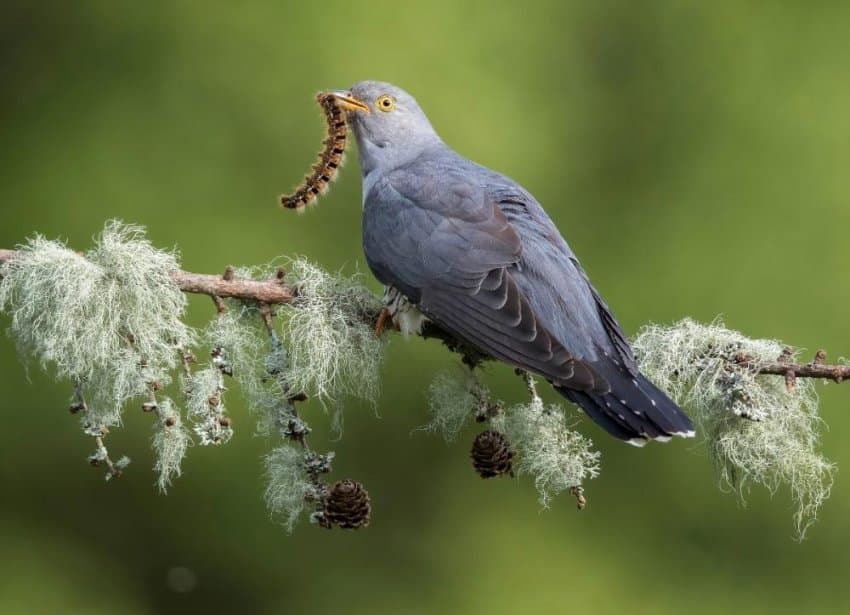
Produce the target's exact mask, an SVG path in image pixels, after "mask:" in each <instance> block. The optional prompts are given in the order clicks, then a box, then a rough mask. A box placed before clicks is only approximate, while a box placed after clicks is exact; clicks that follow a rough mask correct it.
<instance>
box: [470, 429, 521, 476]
mask: <svg viewBox="0 0 850 615" xmlns="http://www.w3.org/2000/svg"><path fill="white" fill-rule="evenodd" d="M470 457H471V458H472V466H473V467H474V468H475V471H476V472H478V474H479V476H481V478H492V477H493V476H501V475H503V474H510V475H511V476H513V474H514V473H513V457H514V452H513V450H512V449H511V443H510V442H509V441H508V439H507V438H506V437H505V434H503V433H501V432H498V431H493V430H492V429H488V430H487V431H482V432H481V433H480V434H478V436H476V438H475V441H474V442H473V443H472V451H471V453H470Z"/></svg>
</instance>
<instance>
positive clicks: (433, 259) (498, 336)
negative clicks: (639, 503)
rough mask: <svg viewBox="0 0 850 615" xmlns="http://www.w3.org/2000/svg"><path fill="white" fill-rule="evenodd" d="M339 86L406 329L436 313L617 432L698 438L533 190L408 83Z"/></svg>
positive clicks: (367, 211)
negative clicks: (475, 152) (447, 126)
mask: <svg viewBox="0 0 850 615" xmlns="http://www.w3.org/2000/svg"><path fill="white" fill-rule="evenodd" d="M330 93H331V94H332V95H333V96H334V97H335V98H336V100H337V101H338V103H339V104H340V106H342V107H343V108H344V109H345V110H346V115H347V119H348V121H349V124H350V125H351V127H352V128H353V130H354V135H355V137H356V139H357V145H358V149H359V159H360V170H361V173H362V178H363V250H364V252H365V255H366V261H367V263H368V264H369V267H370V268H371V270H372V272H373V273H374V274H375V277H377V278H378V280H380V281H381V282H382V283H383V284H384V285H385V287H386V291H385V302H386V304H387V307H388V308H389V311H390V314H391V316H392V318H393V322H394V323H395V324H396V326H398V327H399V328H400V329H401V330H402V331H404V332H416V331H417V330H418V329H419V328H420V327H421V326H422V324H423V323H424V322H425V320H426V319H427V320H429V321H431V322H433V323H434V324H435V325H437V326H438V327H441V328H442V329H444V330H445V331H447V332H448V333H450V334H451V335H453V336H455V337H457V338H460V339H461V340H463V341H465V342H466V343H468V344H471V345H472V346H474V347H476V348H478V349H479V350H481V351H482V352H483V353H485V354H486V355H489V356H492V357H494V358H497V359H500V360H502V361H505V362H507V363H509V364H511V365H514V366H516V367H519V368H521V369H524V370H528V371H529V372H532V373H535V374H539V375H540V376H542V377H543V378H545V379H546V380H548V381H549V382H550V383H551V384H552V386H553V387H554V388H555V390H556V391H558V392H559V393H560V394H561V395H563V396H564V397H566V398H567V399H569V400H570V401H572V402H574V403H576V404H578V405H579V406H580V407H581V408H582V409H584V411H585V412H586V413H587V414H588V416H590V418H591V419H593V420H594V421H595V422H596V423H598V424H599V425H600V426H601V427H602V428H604V429H605V430H606V431H607V432H609V433H610V434H612V435H613V436H615V437H617V438H619V439H621V440H625V441H627V442H630V443H632V444H635V445H639V446H641V445H643V444H645V443H646V441H647V440H650V439H653V440H662V441H666V440H668V439H669V438H670V436H684V437H691V436H693V435H694V428H693V424H692V423H691V421H690V419H689V418H688V417H687V415H685V414H684V413H683V412H682V411H681V410H680V409H679V407H678V406H677V405H676V404H675V403H674V402H673V401H672V400H671V399H670V398H669V397H667V395H665V394H664V393H663V392H662V391H661V390H659V389H658V388H657V387H656V386H655V385H654V384H652V383H651V382H650V381H649V380H647V379H646V378H645V377H644V376H643V375H642V374H641V373H640V371H639V370H638V366H637V363H636V362H635V358H634V355H633V353H632V349H631V347H630V346H629V342H628V340H627V339H626V336H625V335H624V334H623V331H622V329H620V326H619V325H618V324H617V321H616V320H615V319H614V316H613V314H612V313H611V310H610V309H609V308H608V306H607V305H606V304H605V302H604V301H603V299H602V297H601V296H600V295H599V293H598V292H597V291H596V289H595V288H594V287H593V286H592V285H591V283H590V280H589V279H588V277H587V274H585V272H584V269H582V267H581V265H580V264H579V261H578V259H577V258H576V256H575V255H574V254H573V252H572V250H570V247H569V246H568V245H567V242H566V241H564V239H563V237H561V234H560V233H559V232H558V229H557V228H555V225H554V224H553V222H552V220H551V219H550V218H549V216H548V215H547V214H546V212H545V211H544V210H543V208H542V207H541V206H540V204H539V203H538V202H537V201H536V200H535V198H534V197H533V196H532V195H531V194H530V193H529V192H528V191H527V190H525V189H524V188H522V186H520V185H519V184H517V183H516V182H514V181H513V180H511V179H509V178H508V177H505V176H504V175H501V174H500V173H497V172H495V171H492V170H490V169H487V168H485V167H483V166H481V165H479V164H476V163H474V162H472V161H470V160H467V159H466V158H464V157H463V156H461V155H459V154H458V153H456V152H455V151H454V150H452V149H451V148H450V147H449V146H447V145H446V144H445V143H443V141H442V140H441V139H440V137H439V136H438V135H437V133H436V132H435V131H434V129H433V128H432V127H431V123H430V122H429V121H428V118H427V117H426V116H425V113H424V112H423V111H422V109H421V108H420V107H419V105H418V104H417V102H416V101H415V100H414V99H413V97H412V96H410V95H409V94H408V93H407V92H405V91H404V90H402V89H400V88H397V87H395V86H393V85H390V84H388V83H382V82H378V81H362V82H360V83H357V84H356V85H354V86H353V87H352V88H351V89H350V90H348V91H341V90H334V91H332V92H330Z"/></svg>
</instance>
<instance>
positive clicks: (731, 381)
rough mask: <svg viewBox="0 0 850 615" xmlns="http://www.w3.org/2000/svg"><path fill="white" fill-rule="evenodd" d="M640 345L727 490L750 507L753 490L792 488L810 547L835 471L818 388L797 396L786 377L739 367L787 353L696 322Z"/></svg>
mask: <svg viewBox="0 0 850 615" xmlns="http://www.w3.org/2000/svg"><path fill="white" fill-rule="evenodd" d="M633 345H634V349H635V354H636V356H637V359H638V362H639V364H640V367H641V371H643V372H644V373H645V374H646V376H647V377H648V378H650V379H651V380H652V381H653V382H655V383H656V384H657V385H658V386H660V387H661V388H662V389H664V390H665V391H666V392H667V393H669V394H670V395H671V397H673V399H675V400H676V401H677V402H679V403H680V404H681V405H683V406H684V407H685V408H686V409H687V410H688V411H689V412H690V413H691V414H692V415H693V418H694V419H695V420H696V423H697V431H698V432H701V433H702V434H703V435H704V437H705V440H706V442H707V445H708V450H709V454H710V457H711V459H712V461H713V463H714V465H715V467H716V469H717V472H718V475H719V478H720V480H721V482H722V484H723V485H725V486H728V487H731V488H732V489H734V490H735V491H736V492H737V493H738V495H739V497H741V498H742V501H743V495H744V493H745V491H746V489H747V487H748V486H749V483H752V482H754V483H758V484H761V485H763V486H765V487H766V488H767V489H769V490H770V491H771V492H775V491H776V490H777V489H778V488H779V486H780V485H782V484H787V485H788V487H789V489H790V491H791V496H792V498H793V500H794V502H795V504H796V513H795V515H794V526H795V531H796V534H797V537H798V538H800V539H802V538H803V537H804V535H805V532H806V529H807V528H808V527H809V526H810V525H811V524H812V523H813V522H814V520H815V519H816V516H817V512H818V509H819V508H820V506H821V505H822V504H823V503H824V501H825V500H826V499H827V498H828V497H829V492H830V488H831V486H832V475H833V472H834V469H835V467H834V465H833V464H832V463H830V462H829V461H828V460H827V459H825V458H824V457H823V455H821V453H820V452H819V450H818V449H819V432H820V429H821V427H822V421H821V419H820V417H819V416H818V398H817V393H816V392H815V388H814V387H815V383H814V381H813V380H811V379H798V380H797V382H796V386H795V387H794V390H793V391H791V392H789V391H788V390H787V388H786V385H785V381H784V378H782V377H781V376H774V375H758V374H755V373H754V372H753V371H752V370H751V369H749V368H748V367H746V366H744V365H740V364H739V363H738V362H736V361H735V357H736V355H739V354H741V355H744V356H746V357H747V358H748V362H749V363H758V362H773V361H776V360H777V358H778V357H779V356H780V355H781V354H782V353H783V350H784V348H785V346H784V345H783V344H781V343H780V342H778V341H775V340H753V339H750V338H747V337H746V336H744V335H742V334H740V333H738V332H737V331H733V330H730V329H727V328H725V327H724V326H723V325H722V323H720V322H714V323H712V324H710V325H703V324H700V323H697V322H694V321H693V320H690V319H685V320H682V321H680V322H678V323H675V324H673V325H671V326H669V327H662V326H658V325H650V326H647V327H644V328H643V329H642V330H641V332H640V333H639V334H638V336H637V338H636V339H635V340H634V344H633ZM791 358H793V357H791Z"/></svg>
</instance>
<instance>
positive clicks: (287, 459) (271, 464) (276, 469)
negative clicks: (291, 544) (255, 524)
mask: <svg viewBox="0 0 850 615" xmlns="http://www.w3.org/2000/svg"><path fill="white" fill-rule="evenodd" d="M264 465H265V474H266V481H267V482H266V492H265V500H266V506H268V508H269V511H270V512H271V514H272V517H274V518H276V519H279V520H280V521H281V522H282V523H283V525H284V526H285V527H286V529H287V531H289V532H291V531H292V528H293V527H294V526H295V523H296V522H297V521H298V518H299V517H300V516H301V513H302V512H303V511H304V507H305V505H306V503H307V501H308V500H311V499H312V500H315V499H318V498H319V497H320V496H321V494H319V493H317V491H316V488H315V486H314V485H313V484H312V483H311V481H310V477H309V474H308V473H307V469H306V468H305V465H304V452H303V451H302V450H299V449H296V448H295V447H293V446H288V445H284V446H280V447H278V448H276V449H274V450H273V451H272V452H271V453H269V454H268V455H266V457H265V460H264Z"/></svg>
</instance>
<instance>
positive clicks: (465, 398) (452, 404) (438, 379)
mask: <svg viewBox="0 0 850 615" xmlns="http://www.w3.org/2000/svg"><path fill="white" fill-rule="evenodd" d="M479 387H480V385H479V384H478V381H477V380H476V379H475V377H474V376H473V375H472V372H470V370H468V369H467V368H466V367H460V366H459V367H458V368H457V370H456V371H452V372H449V371H444V372H440V373H439V374H437V375H436V376H435V377H434V379H433V380H432V381H431V384H430V385H429V386H428V410H429V412H430V414H431V420H430V421H429V422H428V423H427V424H426V425H424V426H423V427H420V429H421V430H424V431H430V432H439V433H440V434H442V436H443V438H444V439H445V440H446V442H453V441H454V440H455V438H457V435H458V433H460V430H461V428H462V427H463V425H464V423H465V422H466V421H467V419H468V418H469V417H470V416H472V414H473V412H474V410H475V406H476V404H477V402H478V400H479V399H480V396H476V394H475V391H477V390H479ZM480 392H481V394H482V395H486V391H484V390H481V391H480Z"/></svg>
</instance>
